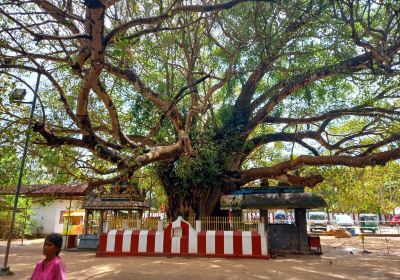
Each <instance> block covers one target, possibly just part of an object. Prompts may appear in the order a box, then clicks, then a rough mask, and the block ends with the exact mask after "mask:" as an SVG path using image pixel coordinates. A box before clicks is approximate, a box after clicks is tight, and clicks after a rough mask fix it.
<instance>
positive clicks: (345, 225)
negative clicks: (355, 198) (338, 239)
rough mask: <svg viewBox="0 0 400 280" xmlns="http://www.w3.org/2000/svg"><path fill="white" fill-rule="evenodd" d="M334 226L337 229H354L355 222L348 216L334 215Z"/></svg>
mask: <svg viewBox="0 0 400 280" xmlns="http://www.w3.org/2000/svg"><path fill="white" fill-rule="evenodd" d="M332 224H333V227H334V228H337V229H354V220H353V218H352V217H350V215H347V214H336V215H334V216H333V221H332Z"/></svg>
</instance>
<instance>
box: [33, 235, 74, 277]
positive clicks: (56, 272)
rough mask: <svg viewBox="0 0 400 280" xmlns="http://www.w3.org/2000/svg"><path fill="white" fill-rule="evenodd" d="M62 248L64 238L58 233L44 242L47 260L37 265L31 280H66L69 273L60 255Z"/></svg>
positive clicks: (44, 252)
mask: <svg viewBox="0 0 400 280" xmlns="http://www.w3.org/2000/svg"><path fill="white" fill-rule="evenodd" d="M61 247H62V236H61V235H60V234H58V233H52V234H49V235H48V236H47V237H46V239H45V240H44V244H43V255H45V257H46V258H45V259H44V260H42V261H41V262H38V263H37V264H36V267H35V270H34V271H33V273H32V276H31V280H66V279H67V273H66V268H65V265H64V263H63V262H62V261H61V259H60V257H59V256H58V254H59V253H60V251H61Z"/></svg>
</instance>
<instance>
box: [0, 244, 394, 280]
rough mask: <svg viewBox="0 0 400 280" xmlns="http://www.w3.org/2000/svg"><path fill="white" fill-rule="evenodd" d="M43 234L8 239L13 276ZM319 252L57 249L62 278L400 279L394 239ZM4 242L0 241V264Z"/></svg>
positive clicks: (20, 275) (20, 274) (30, 259)
mask: <svg viewBox="0 0 400 280" xmlns="http://www.w3.org/2000/svg"><path fill="white" fill-rule="evenodd" d="M42 242H43V239H40V240H29V241H26V242H25V244H26V245H24V246H20V245H19V243H20V242H16V243H13V246H12V248H11V254H10V261H9V264H10V266H11V269H12V271H13V272H14V275H13V276H5V277H2V279H9V280H11V279H29V276H30V274H31V273H32V271H33V268H34V266H35V263H36V262H37V261H39V260H40V259H41V258H42V256H41V251H42V249H41V247H42ZM321 242H322V246H323V253H324V254H323V255H322V256H318V255H309V256H300V255H295V256H293V255H291V256H290V255H278V256H277V257H276V258H275V259H271V260H251V259H213V258H177V257H175V258H165V257H107V258H98V257H95V254H94V252H93V251H63V252H62V254H61V258H62V259H63V260H64V262H65V263H66V265H67V270H68V279H76V280H84V279H118V280H123V279H141V280H147V279H181V280H195V279H207V280H208V279H230V280H231V279H241V280H242V279H279V280H280V279H290V280H297V279H324V280H327V279H369V280H374V279H377V280H378V279H379V280H382V279H400V238H398V237H388V238H387V239H385V238H381V237H368V238H365V249H366V250H368V251H369V252H370V253H369V254H363V253H362V250H363V248H362V243H361V238H359V237H355V238H351V239H336V238H334V237H322V240H321ZM4 251H5V242H0V263H1V266H2V265H3V258H4Z"/></svg>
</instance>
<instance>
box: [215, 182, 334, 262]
mask: <svg viewBox="0 0 400 280" xmlns="http://www.w3.org/2000/svg"><path fill="white" fill-rule="evenodd" d="M220 205H221V210H230V211H231V213H232V216H241V212H242V210H244V209H259V210H260V217H261V219H262V220H263V221H265V232H267V235H268V243H269V248H270V250H271V252H273V251H275V252H298V253H302V254H307V253H308V252H309V246H308V235H307V218H306V215H307V209H314V208H324V207H327V204H326V202H325V200H324V199H323V198H322V197H321V196H319V195H317V194H315V193H310V192H304V187H303V186H277V187H268V186H266V187H247V188H242V189H240V190H236V191H233V192H230V193H228V194H225V195H223V196H221V200H220ZM273 209H283V210H289V209H294V213H295V215H294V216H295V217H294V223H291V224H285V223H282V224H273V223H270V222H269V219H268V216H269V215H268V210H273Z"/></svg>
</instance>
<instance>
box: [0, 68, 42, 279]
mask: <svg viewBox="0 0 400 280" xmlns="http://www.w3.org/2000/svg"><path fill="white" fill-rule="evenodd" d="M39 82H40V73H39V74H38V76H37V80H36V87H35V91H34V92H33V100H32V102H23V99H24V97H25V94H26V90H25V89H15V90H14V91H13V92H12V94H11V96H10V102H16V103H29V104H31V106H32V107H31V112H30V115H29V124H28V129H27V130H26V132H25V144H24V150H23V153H22V159H21V166H20V169H19V176H18V183H17V187H16V190H15V198H14V205H13V211H12V216H11V222H10V229H9V232H8V239H7V246H6V252H5V254H4V264H3V267H2V268H1V269H0V275H9V274H11V271H10V267H9V266H8V256H9V254H10V247H11V239H12V235H13V231H14V224H15V215H16V212H17V206H18V198H19V193H20V191H21V184H22V177H23V175H24V168H25V161H26V154H27V151H28V144H29V138H30V130H31V127H32V120H33V113H34V111H35V105H36V100H37V98H38V96H37V93H38V90H39Z"/></svg>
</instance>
